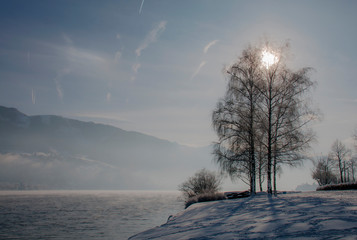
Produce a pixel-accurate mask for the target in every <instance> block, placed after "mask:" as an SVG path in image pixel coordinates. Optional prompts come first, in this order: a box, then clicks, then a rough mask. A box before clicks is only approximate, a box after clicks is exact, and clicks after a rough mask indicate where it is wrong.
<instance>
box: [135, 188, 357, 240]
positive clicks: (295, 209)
mask: <svg viewBox="0 0 357 240" xmlns="http://www.w3.org/2000/svg"><path fill="white" fill-rule="evenodd" d="M356 236H357V191H335V192H306V193H291V194H281V195H278V196H277V197H274V196H273V197H271V196H268V195H266V194H258V195H256V196H255V197H249V198H243V199H234V200H224V201H216V202H209V203H207V202H206V203H198V204H194V205H192V206H190V207H189V208H188V209H186V210H185V211H183V212H180V213H178V214H177V215H176V216H173V217H170V218H169V220H168V222H167V223H166V224H164V225H162V226H159V227H156V228H153V229H150V230H148V231H145V232H142V233H139V234H137V235H135V236H133V237H131V238H129V239H340V238H343V239H356Z"/></svg>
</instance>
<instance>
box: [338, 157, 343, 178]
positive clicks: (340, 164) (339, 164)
mask: <svg viewBox="0 0 357 240" xmlns="http://www.w3.org/2000/svg"><path fill="white" fill-rule="evenodd" d="M338 167H339V168H340V181H341V183H343V174H342V171H343V170H342V162H341V158H338Z"/></svg>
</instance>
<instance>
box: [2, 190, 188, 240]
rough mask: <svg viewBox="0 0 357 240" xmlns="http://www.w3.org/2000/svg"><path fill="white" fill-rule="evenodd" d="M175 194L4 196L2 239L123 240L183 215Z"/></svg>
mask: <svg viewBox="0 0 357 240" xmlns="http://www.w3.org/2000/svg"><path fill="white" fill-rule="evenodd" d="M179 196H180V194H179V193H178V192H174V191H171V192H170V191H0V215H1V218H0V238H1V239H27V240H35V239H103V240H104V239H108V240H109V239H119V240H124V239H127V238H128V237H130V236H132V235H134V234H137V233H139V232H142V231H144V230H147V229H149V228H153V227H156V226H159V225H162V224H163V223H165V222H166V221H167V219H168V217H169V216H170V215H174V214H176V213H178V212H179V211H181V210H183V208H184V203H183V201H182V200H180V198H179Z"/></svg>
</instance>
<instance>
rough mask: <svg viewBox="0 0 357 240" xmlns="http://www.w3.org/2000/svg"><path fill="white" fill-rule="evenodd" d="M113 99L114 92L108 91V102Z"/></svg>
mask: <svg viewBox="0 0 357 240" xmlns="http://www.w3.org/2000/svg"><path fill="white" fill-rule="evenodd" d="M111 99H112V94H111V93H110V92H108V93H107V102H110V101H111Z"/></svg>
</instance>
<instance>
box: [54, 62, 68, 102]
mask: <svg viewBox="0 0 357 240" xmlns="http://www.w3.org/2000/svg"><path fill="white" fill-rule="evenodd" d="M70 72H71V70H70V69H68V68H64V69H62V70H61V71H59V73H58V74H57V76H56V77H55V79H54V82H55V85H56V91H57V94H58V97H59V98H60V99H61V100H63V89H62V86H61V83H60V81H61V79H62V77H63V76H64V75H67V74H69V73H70Z"/></svg>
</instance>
